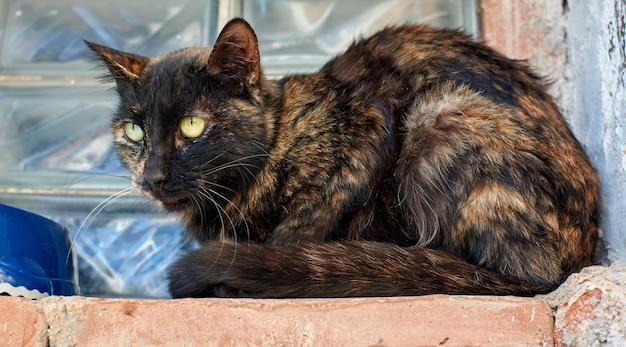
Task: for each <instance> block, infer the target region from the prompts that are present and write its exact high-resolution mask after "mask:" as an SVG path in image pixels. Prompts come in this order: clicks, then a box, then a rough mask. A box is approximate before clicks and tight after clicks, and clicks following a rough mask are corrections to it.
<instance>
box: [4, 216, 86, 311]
mask: <svg viewBox="0 0 626 347" xmlns="http://www.w3.org/2000/svg"><path fill="white" fill-rule="evenodd" d="M75 262H76V257H75V255H74V252H73V250H72V247H71V241H70V235H69V232H68V231H67V229H66V228H65V227H63V226H61V225H59V224H57V223H55V222H53V221H51V220H49V219H47V218H44V217H42V216H40V215H37V214H34V213H31V212H27V211H24V210H20V209H17V208H14V207H10V206H6V205H2V204H0V293H4V294H9V295H12V296H24V297H27V298H31V299H38V298H42V297H45V296H49V295H76V294H79V289H78V275H77V271H76V266H75Z"/></svg>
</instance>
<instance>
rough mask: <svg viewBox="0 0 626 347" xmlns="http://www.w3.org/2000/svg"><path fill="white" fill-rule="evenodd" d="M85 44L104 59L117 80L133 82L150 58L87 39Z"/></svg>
mask: <svg viewBox="0 0 626 347" xmlns="http://www.w3.org/2000/svg"><path fill="white" fill-rule="evenodd" d="M85 44H86V45H87V46H88V47H89V48H90V49H91V50H92V51H94V52H95V53H96V54H97V55H98V56H99V57H100V58H101V59H102V61H104V63H105V64H106V66H107V67H108V68H109V71H110V72H111V76H112V77H113V78H114V79H115V81H116V82H131V81H134V80H136V79H137V78H139V76H140V75H141V73H142V72H143V71H144V69H145V68H146V66H147V65H148V63H149V62H150V58H147V57H144V56H141V55H137V54H131V53H125V52H121V51H118V50H115V49H113V48H109V47H105V46H101V45H98V44H95V43H93V42H89V41H85Z"/></svg>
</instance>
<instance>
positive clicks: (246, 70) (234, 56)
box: [207, 18, 261, 85]
mask: <svg viewBox="0 0 626 347" xmlns="http://www.w3.org/2000/svg"><path fill="white" fill-rule="evenodd" d="M207 72H209V73H221V74H226V75H228V76H230V77H235V78H238V79H239V81H240V82H242V83H243V84H248V85H252V84H255V83H256V82H257V81H258V80H259V79H260V78H261V59H260V58H259V44H258V41H257V38H256V34H255V33H254V30H252V27H250V24H248V22H246V21H245V20H243V19H241V18H235V19H232V20H231V21H230V22H228V23H227V24H226V25H225V26H224V29H222V32H221V33H220V35H219V36H218V38H217V41H216V42H215V46H213V51H212V52H211V56H210V57H209V62H208V65H207Z"/></svg>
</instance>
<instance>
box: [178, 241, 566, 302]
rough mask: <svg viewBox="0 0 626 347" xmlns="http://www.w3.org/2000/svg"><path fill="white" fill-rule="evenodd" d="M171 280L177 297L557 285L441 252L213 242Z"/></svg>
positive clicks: (492, 290)
mask: <svg viewBox="0 0 626 347" xmlns="http://www.w3.org/2000/svg"><path fill="white" fill-rule="evenodd" d="M169 280H170V292H171V293H172V295H173V297H177V298H178V297H213V296H250V297H258V298H297V297H355V296H401V295H424V294H437V293H441V294H489V295H522V296H529V295H534V294H538V293H544V292H548V291H550V290H552V289H553V287H554V286H555V285H553V286H548V285H532V284H524V283H521V282H519V281H516V280H514V279H511V278H509V277H506V276H504V275H501V274H497V273H494V272H491V271H488V270H485V269H482V268H480V267H477V266H475V265H472V264H469V263H467V262H465V261H463V260H461V259H459V258H457V257H455V256H453V255H450V254H449V253H446V252H443V251H439V250H432V249H425V248H417V247H410V248H402V247H399V246H396V245H393V244H387V243H377V242H357V241H349V242H330V243H322V244H304V245H298V246H295V245H294V246H273V245H262V244H245V243H218V242H211V243H207V244H205V245H204V246H203V247H202V248H200V249H197V250H194V251H191V252H190V253H189V254H187V255H185V256H184V257H183V258H182V259H180V260H179V261H178V262H177V263H175V264H174V266H172V268H171V269H170V273H169Z"/></svg>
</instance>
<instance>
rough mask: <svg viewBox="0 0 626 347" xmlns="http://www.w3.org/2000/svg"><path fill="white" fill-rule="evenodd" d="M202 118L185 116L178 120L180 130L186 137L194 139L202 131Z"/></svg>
mask: <svg viewBox="0 0 626 347" xmlns="http://www.w3.org/2000/svg"><path fill="white" fill-rule="evenodd" d="M204 123H205V122H204V119H202V118H200V117H185V118H183V119H182V120H181V121H180V132H181V133H182V134H183V136H184V137H186V138H188V139H194V138H196V137H198V136H200V135H202V133H203V132H204Z"/></svg>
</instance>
